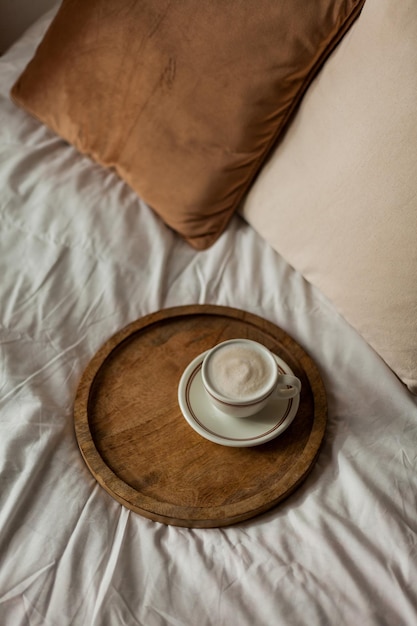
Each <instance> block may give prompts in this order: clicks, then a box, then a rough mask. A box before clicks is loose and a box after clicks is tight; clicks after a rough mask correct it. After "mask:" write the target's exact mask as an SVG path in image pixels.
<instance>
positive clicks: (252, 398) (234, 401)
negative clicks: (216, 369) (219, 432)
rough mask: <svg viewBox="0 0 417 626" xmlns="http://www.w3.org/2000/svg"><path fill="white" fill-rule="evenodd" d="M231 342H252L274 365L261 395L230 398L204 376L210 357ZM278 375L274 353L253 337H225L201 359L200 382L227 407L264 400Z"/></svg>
mask: <svg viewBox="0 0 417 626" xmlns="http://www.w3.org/2000/svg"><path fill="white" fill-rule="evenodd" d="M232 343H244V344H252V345H254V346H256V349H257V350H259V351H261V352H263V353H264V354H265V356H266V357H267V358H268V359H269V360H270V361H271V363H272V364H273V367H274V373H275V375H274V378H273V380H272V381H271V384H270V385H269V386H268V387H267V389H266V391H265V392H264V393H263V394H262V395H261V396H254V395H252V396H247V397H246V398H242V399H241V400H240V399H239V398H236V399H231V398H229V397H228V396H225V395H224V394H222V393H220V392H218V391H217V390H216V389H214V387H213V385H212V384H211V383H210V380H209V377H208V376H206V371H207V367H208V362H209V359H210V357H211V356H212V355H213V354H214V353H215V352H217V350H218V349H220V348H222V347H223V346H225V345H227V344H232ZM278 376H279V368H278V364H277V362H276V360H275V358H274V355H273V354H272V352H271V351H270V350H269V348H267V347H266V346H265V345H264V344H262V343H260V342H259V341H255V340H253V339H246V338H244V337H241V338H239V337H236V338H234V339H226V340H225V341H221V342H220V343H218V344H216V345H215V346H213V347H212V348H210V349H209V351H208V352H207V354H206V355H205V357H204V359H203V363H202V367H201V377H202V382H203V386H204V388H205V390H206V392H207V393H208V395H209V396H211V397H212V398H213V399H214V400H216V401H217V402H219V403H221V404H223V405H225V406H227V407H239V408H244V407H250V406H256V405H257V404H259V403H261V402H264V401H265V400H267V399H268V398H269V397H270V396H271V395H272V394H273V393H274V390H275V388H276V386H277V381H278Z"/></svg>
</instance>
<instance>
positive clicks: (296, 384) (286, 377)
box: [275, 374, 301, 398]
mask: <svg viewBox="0 0 417 626" xmlns="http://www.w3.org/2000/svg"><path fill="white" fill-rule="evenodd" d="M288 385H290V387H289V388H288ZM300 391H301V381H300V379H299V378H297V376H292V375H291V374H280V375H279V376H278V383H277V386H276V388H275V397H276V398H294V397H295V396H296V395H298V394H299V393H300Z"/></svg>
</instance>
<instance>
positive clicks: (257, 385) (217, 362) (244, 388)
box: [201, 339, 301, 417]
mask: <svg viewBox="0 0 417 626" xmlns="http://www.w3.org/2000/svg"><path fill="white" fill-rule="evenodd" d="M201 376H202V381H203V386H204V389H205V391H206V393H207V396H208V397H209V399H210V401H211V403H212V404H213V406H215V407H216V408H217V409H219V410H220V411H222V413H224V414H226V415H228V416H230V417H251V416H252V415H255V414H256V413H259V411H261V410H262V409H263V408H264V407H265V406H266V405H267V404H268V403H269V402H270V401H271V400H273V399H274V398H275V399H277V398H278V399H279V398H294V397H295V396H296V395H298V394H299V393H300V391H301V382H300V380H299V378H297V377H296V376H293V375H291V374H280V372H279V369H278V364H277V362H276V360H275V358H274V355H273V354H272V352H271V351H270V350H268V348H266V346H264V345H262V344H260V343H258V342H257V341H253V340H251V339H230V340H228V341H223V342H222V343H219V344H217V345H216V346H214V347H213V348H212V349H211V350H209V351H208V352H207V354H206V355H205V357H204V360H203V364H202V368H201Z"/></svg>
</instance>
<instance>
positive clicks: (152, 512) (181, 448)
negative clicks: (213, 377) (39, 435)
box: [74, 305, 327, 527]
mask: <svg viewBox="0 0 417 626" xmlns="http://www.w3.org/2000/svg"><path fill="white" fill-rule="evenodd" d="M233 337H247V338H249V339H254V340H256V341H259V342H261V343H263V344H264V345H266V346H267V347H268V348H269V349H270V350H272V352H274V353H275V354H277V355H278V356H279V357H281V358H282V359H283V360H284V361H285V362H286V363H288V365H289V366H290V367H291V369H292V370H293V371H294V373H295V374H296V375H297V376H298V377H299V378H300V379H301V382H302V392H301V398H300V406H299V409H298V412H297V415H296V417H295V419H294V421H293V422H292V424H291V425H290V427H289V428H288V429H287V430H286V431H285V432H284V433H283V434H281V435H280V436H279V437H277V438H276V439H273V440H272V441H269V442H268V443H264V444H263V445H260V446H255V447H249V448H232V447H226V446H221V445H218V444H216V443H212V442H211V441H208V440H207V439H204V438H203V437H201V436H200V435H199V434H197V433H196V432H195V431H194V430H193V429H192V428H191V427H190V426H189V425H188V424H187V422H186V420H185V419H184V417H183V415H182V413H181V411H180V408H179V405H178V399H177V390H178V383H179V380H180V378H181V374H182V372H183V371H184V369H185V367H186V366H187V365H188V363H190V361H191V360H192V359H194V358H195V357H196V356H197V355H199V354H201V353H202V352H204V351H205V350H207V349H208V348H211V347H212V346H213V345H215V344H216V343H219V342H220V341H224V340H226V339H231V338H233ZM326 419H327V403H326V395H325V391H324V386H323V384H322V381H321V378H320V375H319V373H318V371H317V368H316V366H315V365H314V363H313V361H312V360H311V358H310V357H309V356H308V355H307V354H306V353H305V352H304V350H303V349H302V348H301V347H300V346H299V345H298V344H297V343H296V342H295V341H294V340H293V339H292V338H291V337H289V336H288V335H287V334H286V333H285V332H284V331H283V330H281V329H280V328H278V327H277V326H275V325H274V324H272V323H270V322H268V321H266V320H264V319H262V318H260V317H258V316H256V315H253V314H250V313H247V312H245V311H240V310H237V309H232V308H228V307H221V306H211V305H195V306H194V305H193V306H182V307H175V308H171V309H164V310H161V311H158V312H157V313H153V314H151V315H147V316H146V317H143V318H141V319H139V320H137V321H136V322H133V323H132V324H130V325H129V326H127V327H126V328H124V329H123V330H121V331H120V332H118V333H117V334H116V335H114V336H113V337H112V338H111V339H109V340H108V341H107V342H106V343H105V344H104V346H103V347H102V348H101V349H100V350H99V351H98V353H97V354H96V355H95V356H94V357H93V359H92V360H91V361H90V363H89V365H88V366H87V368H86V370H85V372H84V374H83V376H82V379H81V381H80V384H79V387H78V390H77V395H76V398H75V405H74V422H75V432H76V437H77V441H78V445H79V447H80V450H81V454H82V455H83V457H84V460H85V462H86V463H87V466H88V467H89V469H90V471H91V472H92V474H93V476H94V477H95V478H96V479H97V481H98V482H99V483H100V484H101V485H102V486H103V487H104V488H105V489H106V490H107V491H108V492H109V493H110V494H111V495H112V496H113V497H114V498H115V499H116V500H117V501H118V502H121V503H122V504H124V505H125V506H127V507H128V508H130V509H132V510H133V511H136V512H137V513H140V514H141V515H143V516H145V517H148V518H150V519H152V520H155V521H159V522H163V523H165V524H173V525H177V526H186V527H217V526H226V525H228V524H233V523H236V522H239V521H242V520H245V519H249V518H251V517H253V516H255V515H257V514H259V513H262V512H264V511H266V510H267V509H269V508H271V507H273V506H274V505H276V504H277V503H278V502H280V501H281V500H282V499H283V498H285V497H286V496H288V495H289V494H290V493H291V492H292V491H294V489H295V488H296V487H297V486H298V485H299V484H300V483H301V481H302V480H303V479H304V478H305V477H306V476H307V474H308V473H309V471H310V470H311V468H312V466H313V464H314V461H315V460H316V457H317V454H318V451H319V448H320V445H321V442H322V439H323V437H324V432H325V427H326Z"/></svg>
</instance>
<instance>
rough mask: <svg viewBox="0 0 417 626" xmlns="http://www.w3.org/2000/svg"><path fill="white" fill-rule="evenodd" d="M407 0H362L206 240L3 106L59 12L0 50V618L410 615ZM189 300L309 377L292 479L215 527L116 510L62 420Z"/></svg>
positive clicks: (411, 201)
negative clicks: (296, 349)
mask: <svg viewBox="0 0 417 626" xmlns="http://www.w3.org/2000/svg"><path fill="white" fill-rule="evenodd" d="M66 4H67V6H69V7H71V2H67V3H66ZM400 4H401V6H400ZM400 4H399V3H396V2H395V1H394V0H391V1H389V0H384V2H381V1H380V0H367V2H365V5H364V6H363V8H362V6H361V7H360V8H361V9H362V12H361V13H360V15H358V12H357V13H356V14H355V19H354V20H353V19H352V20H350V21H349V23H348V26H349V28H348V29H347V28H346V29H345V30H344V32H343V37H342V36H341V37H340V39H339V41H338V42H335V45H334V46H333V49H332V50H330V51H329V54H328V56H327V57H326V59H323V58H322V59H321V65H320V68H316V71H315V73H314V76H311V77H310V78H309V83H308V87H306V88H305V89H304V90H303V91H302V93H301V92H300V94H299V99H298V100H297V102H296V107H297V108H294V109H293V110H291V117H290V118H289V119H287V120H284V121H285V132H283V134H282V135H280V141H279V142H278V145H277V147H276V148H274V150H273V151H272V152H271V151H269V152H268V155H267V157H265V159H264V161H263V164H262V166H261V167H260V171H259V172H258V175H257V177H256V179H254V180H252V181H251V184H250V185H249V186H248V187H247V188H246V191H245V195H244V196H242V197H241V198H240V199H239V202H238V210H236V211H233V213H232V214H230V212H229V214H228V216H227V220H226V221H227V224H226V223H224V224H223V226H222V231H221V233H218V236H216V238H215V240H214V241H211V240H210V243H209V245H206V243H207V242H203V243H204V245H203V244H202V243H201V242H202V241H203V240H202V239H201V234H200V233H198V236H197V239H196V240H195V241H197V244H196V245H194V246H193V245H190V236H189V235H188V241H187V240H186V239H187V236H186V237H184V236H181V234H178V232H176V231H175V229H174V228H173V227H172V225H171V224H169V225H167V224H166V220H165V215H164V214H163V212H162V213H159V214H158V212H155V211H154V210H153V209H152V208H150V205H151V204H152V202H148V201H146V202H145V200H144V199H142V197H141V196H140V195H139V194H138V193H136V192H135V191H134V190H133V189H132V185H128V184H127V183H126V182H125V181H124V180H122V178H121V177H120V176H119V175H118V173H117V172H116V171H115V168H114V167H113V168H110V169H109V168H108V167H103V166H102V165H101V164H99V163H98V162H97V160H92V159H90V158H89V156H87V155H85V154H82V153H81V152H80V151H79V150H78V149H77V148H76V147H74V146H73V145H72V144H71V142H70V141H65V140H64V139H63V138H62V137H60V136H59V135H58V134H57V133H55V132H54V131H53V130H51V129H50V128H48V126H47V125H45V124H43V123H42V122H40V121H39V119H36V117H34V116H33V115H29V114H28V111H27V110H25V109H24V107H22V106H16V102H14V101H13V100H12V98H11V96H10V91H11V89H12V87H13V85H14V84H15V83H16V81H17V80H18V78H19V76H20V75H21V74H22V72H23V70H24V68H25V67H26V66H27V64H28V62H29V60H30V59H31V58H32V57H33V55H34V53H35V50H36V48H37V46H38V44H39V42H40V41H41V40H42V39H43V37H44V35H45V32H46V30H47V28H48V26H49V24H51V22H52V20H53V19H54V16H55V15H56V12H57V10H58V7H55V8H54V9H53V10H52V11H51V12H49V13H47V14H46V15H45V16H43V17H42V18H40V19H39V20H38V21H37V22H36V23H35V24H34V25H33V26H32V27H31V28H30V29H29V30H28V31H26V32H25V33H24V35H23V36H22V37H21V38H20V39H19V40H18V41H17V42H16V43H15V44H14V45H13V46H12V47H11V48H10V49H9V50H8V51H6V52H5V53H4V54H3V56H1V57H0V90H1V91H0V238H1V248H0V250H1V257H0V266H1V273H0V275H1V280H0V289H1V296H0V311H1V317H0V390H1V392H0V467H1V470H0V484H1V489H0V622H1V624H2V625H4V626H53V625H54V626H55V625H56V626H66V625H68V626H69V625H70V624H71V625H73V626H78V625H79V626H81V625H82V626H85V625H87V624H88V625H89V626H90V625H91V626H104V625H112V626H113V625H117V626H122V625H126V626H133V625H141V626H162V625H164V626H165V625H171V626H179V625H184V626H185V625H187V626H191V625H196V624H199V625H204V624H207V625H209V624H210V625H211V624H213V625H220V624H228V625H229V624H236V625H239V626H244V625H248V626H249V625H251V626H254V625H256V626H261V625H265V626H270V625H271V624H285V625H287V624H288V625H289V624H291V625H301V624H306V625H307V624H308V625H309V626H311V625H317V626H318V625H321V626H324V625H333V624H346V625H349V626H350V625H352V624H356V623H358V624H361V625H364V626H365V625H366V626H383V625H386V626H392V625H394V624H395V625H396V626H397V625H398V626H399V625H401V626H412V625H413V624H415V623H417V552H416V551H417V506H416V505H417V471H416V470H417V454H416V450H417V400H416V395H415V393H416V391H417V383H416V381H417V373H416V372H417V367H416V365H417V332H416V319H417V295H416V294H417V290H416V286H415V285H416V281H415V278H416V274H417V257H416V248H417V246H416V245H415V239H416V232H417V230H416V227H417V222H416V215H417V207H416V198H417V187H416V180H417V170H416V158H415V146H416V141H417V136H416V128H417V119H416V112H415V93H416V88H417V71H416V64H415V41H416V35H417V12H416V9H415V6H414V3H413V2H411V1H410V2H403V3H400ZM336 43H337V44H338V45H336ZM413 51H414V54H413ZM172 80H173V66H172V65H170V66H169V71H168V73H166V74H164V81H165V85H166V86H168V87H169V86H170V84H171V81H172ZM370 84H371V87H370V88H369V89H368V88H367V86H369V85H370ZM331 87H332V88H331ZM329 91H331V95H329ZM319 112H320V113H319ZM172 184H173V180H171V179H170V185H171V186H172ZM178 184H179V186H180V185H182V184H183V181H180V182H179V183H178ZM174 185H175V181H174ZM145 195H146V194H145ZM174 195H175V194H174ZM174 226H175V224H174ZM191 239H192V237H191ZM195 241H194V243H195ZM188 305H192V306H196V305H216V306H222V307H232V308H233V309H237V310H242V311H246V312H248V313H249V314H251V315H255V316H259V317H260V318H262V319H264V320H267V322H268V323H271V324H274V325H276V326H277V327H279V328H280V329H282V331H283V332H285V333H287V334H288V336H289V337H291V338H292V339H293V340H294V341H295V342H297V344H298V345H299V346H301V347H302V349H303V350H304V351H305V352H306V354H308V355H309V357H310V358H311V359H312V361H313V362H314V363H315V365H316V367H317V369H318V372H319V373H320V377H321V380H322V382H323V384H324V388H325V390H326V403H327V426H326V433H325V437H324V440H323V443H322V445H321V448H320V452H319V455H318V457H317V459H316V460H315V463H314V465H313V466H312V468H311V471H310V473H309V474H308V476H307V477H306V478H305V480H303V482H302V483H301V484H300V485H299V486H298V487H297V488H296V489H295V490H294V491H293V492H292V493H291V494H290V495H289V496H288V497H287V498H285V499H284V500H283V501H282V502H280V503H279V504H277V505H276V506H273V507H272V508H271V509H269V510H267V511H265V512H263V513H262V514H259V515H256V516H254V517H251V518H250V519H247V520H245V521H242V522H239V523H236V524H231V525H228V526H224V527H218V528H192V527H188V528H187V527H179V526H176V525H173V524H169V523H168V524H165V523H161V522H158V521H154V520H152V519H149V518H147V517H146V516H143V515H139V514H138V513H136V512H134V511H132V510H131V509H129V508H128V507H126V506H123V505H122V504H120V503H119V502H118V501H117V500H116V499H115V498H113V497H112V496H111V495H110V494H109V493H107V492H106V490H105V489H103V488H102V486H101V485H100V484H99V483H98V482H97V480H96V479H95V478H94V476H93V475H92V474H91V472H90V471H89V469H88V467H87V466H86V463H85V462H84V459H83V457H82V455H81V454H80V450H79V446H78V442H77V438H76V435H75V431H74V414H73V411H74V399H75V397H76V393H77V389H78V387H79V383H80V380H81V378H82V376H83V372H85V370H86V368H87V367H88V364H89V363H90V362H91V360H92V359H93V358H94V355H96V354H97V352H98V351H99V349H100V348H101V346H103V344H105V342H106V341H108V340H109V338H111V337H113V336H114V335H115V334H116V333H118V332H120V331H121V329H123V328H126V327H127V326H128V325H129V324H132V323H135V322H136V321H137V320H140V319H142V318H144V317H145V316H148V315H150V314H153V313H155V312H158V311H163V310H166V309H170V308H171V307H180V306H181V307H182V306H188ZM213 445H216V444H213Z"/></svg>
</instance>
